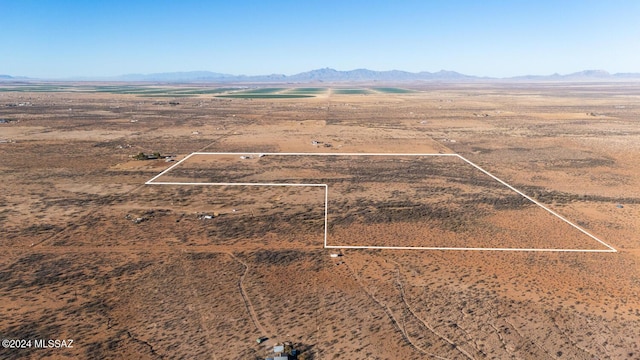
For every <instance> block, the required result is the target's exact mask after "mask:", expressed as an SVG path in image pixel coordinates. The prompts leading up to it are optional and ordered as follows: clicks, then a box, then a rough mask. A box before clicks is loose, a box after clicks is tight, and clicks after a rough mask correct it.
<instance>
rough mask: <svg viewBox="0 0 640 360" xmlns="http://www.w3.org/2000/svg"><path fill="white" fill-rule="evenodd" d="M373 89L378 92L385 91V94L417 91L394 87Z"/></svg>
mask: <svg viewBox="0 0 640 360" xmlns="http://www.w3.org/2000/svg"><path fill="white" fill-rule="evenodd" d="M373 90H375V91H377V92H381V93H385V94H408V93H413V92H415V91H413V90H409V89H402V88H394V87H375V88H373Z"/></svg>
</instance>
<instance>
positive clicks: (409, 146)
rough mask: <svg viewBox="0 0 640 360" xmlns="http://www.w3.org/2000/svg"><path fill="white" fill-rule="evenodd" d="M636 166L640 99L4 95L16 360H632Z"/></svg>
mask: <svg viewBox="0 0 640 360" xmlns="http://www.w3.org/2000/svg"><path fill="white" fill-rule="evenodd" d="M305 86H306V85H305ZM194 152H195V153H198V154H195V155H191V154H192V153H194ZM141 153H143V154H144V156H142V154H141ZM204 153H217V154H204ZM220 153H225V154H220ZM283 153H286V154H288V155H283ZM305 153H312V154H316V155H304V154H305ZM318 153H322V154H323V155H317V154H318ZM153 154H156V155H155V156H154V155H153ZM363 154H377V155H375V156H373V155H363ZM427 154H428V155H427ZM456 154H457V155H456ZM147 155H151V156H149V157H150V159H146V158H147ZM158 155H159V157H158ZM458 155H459V156H458ZM136 157H138V158H145V159H144V160H141V159H136ZM156 157H157V158H156ZM187 157H188V158H187ZM185 158H187V159H186V160H183V159H185ZM465 159H466V160H468V161H465ZM639 160H640V84H637V83H632V82H620V83H515V82H511V83H509V82H503V83H467V84H446V83H443V84H439V83H421V84H417V83H416V84H405V85H397V84H396V85H389V86H386V85H385V86H379V85H375V84H350V85H345V84H334V85H326V84H323V85H319V86H314V87H308V86H307V87H302V86H295V85H289V84H288V85H277V86H269V87H265V86H262V88H255V87H252V86H250V85H246V84H243V85H242V86H228V85H224V86H223V85H220V86H216V85H201V84H197V85H194V84H190V85H166V84H165V85H162V84H160V85H158V84H136V85H132V84H97V83H96V84H82V83H77V84H52V83H49V84H14V83H0V246H1V249H2V252H1V253H0V299H1V301H0V336H1V337H2V338H3V339H73V340H74V341H73V348H60V349H56V348H47V349H42V348H34V347H31V348H25V349H8V348H0V358H2V359H23V358H27V359H64V358H68V359H77V358H87V359H127V358H128V359H131V358H135V359H178V358H180V359H265V358H267V357H271V356H273V351H272V349H273V346H274V345H275V344H280V343H284V342H288V343H291V345H292V346H293V347H295V348H296V349H297V350H298V351H299V355H297V358H298V359H316V360H319V359H354V360H355V359H432V358H433V359H640V297H639V294H640V235H639V234H640V166H639V165H638V161H639ZM472 164H474V165H476V166H473V165H472ZM171 166H173V168H171V170H170V171H168V172H166V173H163V174H162V175H160V174H161V173H162V172H163V171H164V170H166V169H168V168H169V167H171ZM480 169H482V170H485V171H486V173H485V172H483V171H481V170H480ZM489 174H491V175H493V176H494V177H495V178H494V177H492V176H490V175H489ZM157 175H160V176H157ZM496 178H497V179H500V180H502V181H504V184H503V183H501V182H499V181H498V180H496ZM151 179H153V181H151V182H150V183H148V181H149V180H151ZM220 184H226V185H220ZM234 184H244V185H234ZM254 184H272V185H269V186H267V185H259V186H258V185H254ZM505 184H508V185H510V186H512V187H513V189H517V190H518V191H520V192H521V193H522V194H524V195H526V196H528V197H530V199H528V198H527V197H525V196H523V195H522V194H520V193H518V192H516V191H514V190H513V189H511V188H509V187H507V186H506V185H505ZM532 200H534V201H535V202H534V201H532ZM536 202H537V203H536ZM540 205H542V206H540ZM543 206H544V207H543ZM545 208H546V209H545ZM547 209H548V210H551V211H552V212H554V213H556V214H557V215H559V216H560V217H559V216H555V215H554V214H552V213H551V212H550V211H547ZM561 217H562V218H561ZM563 219H565V220H566V221H565V220H563ZM325 235H326V245H329V246H335V247H337V248H325V247H324V245H325ZM340 247H343V248H340ZM356 247H362V248H356ZM380 247H402V249H386V248H380ZM425 248H428V249H425ZM433 248H438V249H433ZM445 248H447V249H445ZM462 249H464V250H462ZM612 249H615V250H616V251H615V252H614V251H613V250H612ZM332 254H333V255H334V256H335V257H334V256H332ZM260 337H265V338H267V339H266V341H264V342H262V343H258V342H257V341H256V339H258V338H260Z"/></svg>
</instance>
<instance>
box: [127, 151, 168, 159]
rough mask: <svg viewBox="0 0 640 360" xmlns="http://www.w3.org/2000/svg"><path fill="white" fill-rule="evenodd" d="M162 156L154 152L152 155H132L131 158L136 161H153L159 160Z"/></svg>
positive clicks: (141, 153)
mask: <svg viewBox="0 0 640 360" xmlns="http://www.w3.org/2000/svg"><path fill="white" fill-rule="evenodd" d="M161 157H162V155H160V153H159V152H154V153H153V154H145V153H143V152H139V153H138V155H134V156H133V158H134V159H136V160H155V159H160V158H161Z"/></svg>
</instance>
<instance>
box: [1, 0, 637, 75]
mask: <svg viewBox="0 0 640 360" xmlns="http://www.w3.org/2000/svg"><path fill="white" fill-rule="evenodd" d="M3 13H4V14H3V25H4V26H3V27H4V29H5V31H2V32H0V41H1V42H2V44H3V51H2V52H0V74H7V75H12V76H26V77H32V78H51V79H54V78H68V77H109V76H119V75H124V74H134V73H138V74H149V73H163V72H188V71H212V72H219V73H227V74H233V75H267V74H274V73H275V74H285V75H293V74H297V73H300V72H304V71H310V70H314V69H320V68H327V67H329V68H333V69H337V70H342V71H347V70H353V69H360V68H366V69H370V70H376V71H386V70H403V71H409V72H420V71H428V72H437V71H439V70H443V69H444V70H451V71H456V72H459V73H463V74H467V75H474V76H488V77H498V78H502V77H511V76H520V75H550V74H553V73H560V74H569V73H574V72H578V71H582V70H592V69H598V70H600V69H601V70H606V71H608V72H610V73H612V74H613V73H634V72H635V73H638V72H640V44H639V43H638V42H637V39H638V38H640V27H639V26H637V24H639V23H640V2H636V1H624V0H618V1H609V2H602V1H571V0H570V1H564V2H562V3H558V2H555V1H549V0H543V1H538V2H533V3H527V2H524V1H509V2H507V1H497V0H496V1H493V0H489V1H485V2H481V3H480V2H477V1H429V2H425V1H403V2H395V3H392V2H390V1H361V0H354V1H349V2H339V1H334V0H330V1H306V2H298V1H269V2H261V1H234V2H222V1H221V2H218V1H212V2H200V1H193V0H187V1H183V2H179V3H177V2H171V1H162V0H158V1H149V0H141V1H136V2H130V1H123V0H113V1H110V2H108V3H97V2H84V1H73V0H66V1H65V0H62V1H56V2H53V1H34V0H25V1H14V2H6V3H4V4H3Z"/></svg>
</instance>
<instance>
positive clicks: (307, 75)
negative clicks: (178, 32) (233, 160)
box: [0, 68, 640, 83]
mask: <svg viewBox="0 0 640 360" xmlns="http://www.w3.org/2000/svg"><path fill="white" fill-rule="evenodd" d="M17 80H56V81H123V82H214V83H318V82H373V81H377V82H411V81H439V82H474V81H622V80H640V73H617V74H610V73H608V72H607V71H604V70H585V71H580V72H576V73H572V74H566V75H560V74H552V75H524V76H515V77H509V78H491V77H478V76H472V75H465V74H461V73H458V72H455V71H447V70H440V71H438V72H427V71H422V72H417V73H413V72H408V71H401V70H390V71H374V70H369V69H356V70H349V71H339V70H335V69H331V68H324V69H317V70H311V71H307V72H302V73H299V74H295V75H283V74H271V75H252V76H247V75H232V74H223V73H217V72H211V71H188V72H166V73H154V74H127V75H121V76H114V77H75V78H67V79H32V78H26V77H14V76H9V75H0V81H17Z"/></svg>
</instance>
